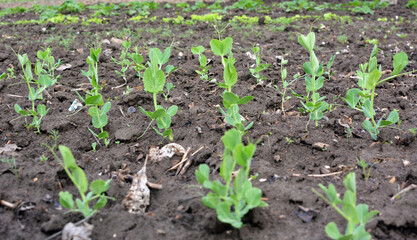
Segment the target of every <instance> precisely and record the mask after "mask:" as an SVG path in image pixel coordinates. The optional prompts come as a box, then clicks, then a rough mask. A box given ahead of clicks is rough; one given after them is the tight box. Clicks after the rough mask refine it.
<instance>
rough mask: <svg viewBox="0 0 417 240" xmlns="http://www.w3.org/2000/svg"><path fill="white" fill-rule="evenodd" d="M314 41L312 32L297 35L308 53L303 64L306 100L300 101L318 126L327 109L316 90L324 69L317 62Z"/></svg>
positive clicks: (320, 85) (322, 83)
mask: <svg viewBox="0 0 417 240" xmlns="http://www.w3.org/2000/svg"><path fill="white" fill-rule="evenodd" d="M315 42H316V35H315V34H314V32H310V33H309V34H308V35H307V36H305V35H300V36H299V37H298V43H300V44H301V46H303V47H304V48H305V49H306V50H307V51H309V53H310V61H309V62H306V63H304V65H303V69H304V72H305V73H306V76H305V82H306V90H307V96H304V100H305V101H306V102H305V103H304V102H301V104H302V105H303V107H304V109H303V111H305V112H308V113H309V120H314V121H315V122H316V126H318V120H320V119H322V118H323V112H324V111H325V110H326V109H327V107H328V104H327V103H326V102H325V101H324V99H325V97H324V96H323V97H320V94H319V93H318V92H317V91H318V90H320V88H322V87H323V85H324V77H323V76H322V75H323V73H324V70H323V64H320V63H319V60H318V59H317V56H316V54H315V53H314V50H313V48H314V44H315ZM310 94H311V101H310ZM306 128H307V126H306Z"/></svg>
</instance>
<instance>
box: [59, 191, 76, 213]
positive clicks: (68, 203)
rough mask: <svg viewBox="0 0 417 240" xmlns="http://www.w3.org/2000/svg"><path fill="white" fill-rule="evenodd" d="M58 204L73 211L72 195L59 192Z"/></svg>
mask: <svg viewBox="0 0 417 240" xmlns="http://www.w3.org/2000/svg"><path fill="white" fill-rule="evenodd" d="M59 204H61V206H63V207H64V208H68V209H71V210H72V209H74V199H73V197H72V194H71V193H69V192H60V193H59Z"/></svg>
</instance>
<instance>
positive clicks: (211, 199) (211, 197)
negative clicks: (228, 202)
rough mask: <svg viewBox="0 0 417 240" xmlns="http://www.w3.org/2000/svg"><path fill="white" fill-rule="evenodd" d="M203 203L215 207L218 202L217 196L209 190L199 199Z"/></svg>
mask: <svg viewBox="0 0 417 240" xmlns="http://www.w3.org/2000/svg"><path fill="white" fill-rule="evenodd" d="M201 200H202V201H203V204H204V205H206V206H207V207H209V208H212V209H216V208H217V206H218V205H219V204H220V199H219V196H217V195H215V194H214V193H212V192H210V193H208V194H207V196H205V197H203V198H202V199H201Z"/></svg>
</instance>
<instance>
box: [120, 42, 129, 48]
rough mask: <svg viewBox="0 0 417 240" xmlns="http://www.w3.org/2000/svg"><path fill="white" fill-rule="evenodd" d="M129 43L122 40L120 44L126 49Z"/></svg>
mask: <svg viewBox="0 0 417 240" xmlns="http://www.w3.org/2000/svg"><path fill="white" fill-rule="evenodd" d="M130 44H131V42H128V41H123V43H122V46H123V47H124V48H126V49H127V48H129V47H130Z"/></svg>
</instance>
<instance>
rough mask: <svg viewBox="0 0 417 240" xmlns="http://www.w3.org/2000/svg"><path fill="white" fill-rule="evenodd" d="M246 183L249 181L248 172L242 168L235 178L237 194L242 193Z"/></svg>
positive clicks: (234, 184)
mask: <svg viewBox="0 0 417 240" xmlns="http://www.w3.org/2000/svg"><path fill="white" fill-rule="evenodd" d="M245 181H248V180H247V176H246V172H245V169H243V168H241V169H239V171H238V173H237V175H236V177H235V181H234V183H233V186H234V190H235V192H236V193H237V194H238V193H240V192H242V188H243V186H244V183H245Z"/></svg>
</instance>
